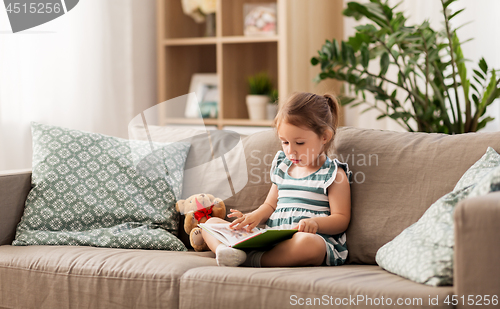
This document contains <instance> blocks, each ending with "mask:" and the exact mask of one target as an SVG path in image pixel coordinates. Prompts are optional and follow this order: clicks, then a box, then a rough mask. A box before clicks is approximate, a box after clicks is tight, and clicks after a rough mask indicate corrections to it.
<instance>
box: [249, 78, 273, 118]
mask: <svg viewBox="0 0 500 309" xmlns="http://www.w3.org/2000/svg"><path fill="white" fill-rule="evenodd" d="M247 81H248V86H249V92H248V93H249V94H248V95H247V97H246V103H247V108H248V114H249V116H250V119H251V120H264V119H266V114H267V104H268V103H269V102H270V97H269V95H270V93H271V90H272V89H273V83H272V82H271V78H270V77H269V75H268V74H267V73H266V72H260V73H257V74H255V75H252V76H249V77H248V79H247Z"/></svg>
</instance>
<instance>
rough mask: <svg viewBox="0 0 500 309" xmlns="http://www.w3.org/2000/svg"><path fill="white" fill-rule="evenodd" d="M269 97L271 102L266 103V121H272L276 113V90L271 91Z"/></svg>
mask: <svg viewBox="0 0 500 309" xmlns="http://www.w3.org/2000/svg"><path fill="white" fill-rule="evenodd" d="M269 97H270V100H271V101H270V102H269V103H267V119H268V120H274V118H275V117H276V114H277V113H278V90H277V89H273V90H272V91H271V94H270V96H269Z"/></svg>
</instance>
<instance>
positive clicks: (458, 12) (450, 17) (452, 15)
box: [448, 9, 465, 20]
mask: <svg viewBox="0 0 500 309" xmlns="http://www.w3.org/2000/svg"><path fill="white" fill-rule="evenodd" d="M463 10H465V9H461V10H458V11H456V12H455V13H453V14H451V15H450V16H449V17H448V20H451V19H452V18H453V17H455V16H457V15H458V14H460V13H462V12H463Z"/></svg>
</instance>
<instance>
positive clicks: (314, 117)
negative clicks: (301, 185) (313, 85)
mask: <svg viewBox="0 0 500 309" xmlns="http://www.w3.org/2000/svg"><path fill="white" fill-rule="evenodd" d="M338 114H339V104H338V102H337V98H336V97H335V96H334V95H332V94H328V93H327V94H325V95H322V96H321V95H317V94H314V93H307V92H295V93H293V94H292V95H291V96H290V97H289V98H288V99H287V100H286V101H285V102H283V103H282V104H280V108H279V111H278V114H277V115H276V118H274V126H275V127H276V129H279V126H280V125H281V124H282V123H284V122H287V123H289V124H291V125H294V126H298V127H300V126H302V127H306V128H308V129H310V130H312V131H313V132H314V133H316V134H317V135H318V136H319V137H322V136H323V134H324V133H325V132H326V131H327V130H329V131H331V132H332V138H331V139H330V140H329V141H328V142H326V144H325V148H324V150H325V153H326V152H327V151H328V150H329V149H330V146H331V145H332V143H333V139H334V137H335V133H336V131H337V126H338V124H339V115H338Z"/></svg>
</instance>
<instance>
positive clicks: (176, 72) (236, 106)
mask: <svg viewBox="0 0 500 309" xmlns="http://www.w3.org/2000/svg"><path fill="white" fill-rule="evenodd" d="M269 2H276V6H277V19H278V25H277V29H278V33H277V34H276V35H272V36H244V35H243V14H244V13H243V8H244V5H245V4H246V3H253V4H258V3H269ZM342 9H343V1H342V0H315V1H314V4H312V3H311V2H310V1H303V0H274V1H273V0H217V12H216V36H215V37H203V34H204V32H205V31H204V30H205V24H204V23H196V22H195V21H194V20H193V19H192V18H191V17H190V16H187V15H185V14H184V12H183V11H182V5H181V1H180V0H157V30H158V32H157V53H158V100H157V101H158V102H164V101H167V100H169V99H173V98H176V97H179V96H182V95H185V94H187V93H188V92H189V87H190V82H191V77H192V75H193V74H195V73H216V74H217V75H218V81H219V85H218V87H219V97H220V101H219V113H218V118H217V119H203V120H202V119H186V118H183V116H184V112H183V109H184V106H182V104H180V105H179V104H178V105H177V106H169V107H165V108H170V110H163V111H161V112H160V123H161V124H166V123H169V124H179V125H184V124H185V125H198V124H205V125H215V126H217V127H218V128H219V129H221V128H222V127H223V126H271V125H272V121H271V120H250V119H248V111H247V107H246V103H245V97H246V95H247V93H248V86H247V78H248V76H250V75H253V74H255V73H258V72H261V71H266V72H268V74H269V76H270V77H271V79H272V81H273V83H274V85H275V87H276V88H277V89H278V92H279V94H280V98H283V97H287V96H288V95H289V94H291V93H292V92H294V91H309V92H316V93H320V92H325V91H334V92H337V93H338V91H339V90H340V83H336V84H335V83H332V82H331V81H329V82H325V81H323V82H321V83H320V85H316V84H314V83H313V81H312V80H313V78H314V77H315V76H316V74H318V73H319V68H318V67H311V64H310V59H311V57H313V56H314V55H316V54H317V52H316V51H317V50H318V49H319V48H320V47H321V46H322V44H323V43H324V42H325V39H330V40H331V39H332V38H337V39H339V40H341V39H342V38H343V19H342ZM165 106H168V105H165ZM165 108H164V109H165Z"/></svg>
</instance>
